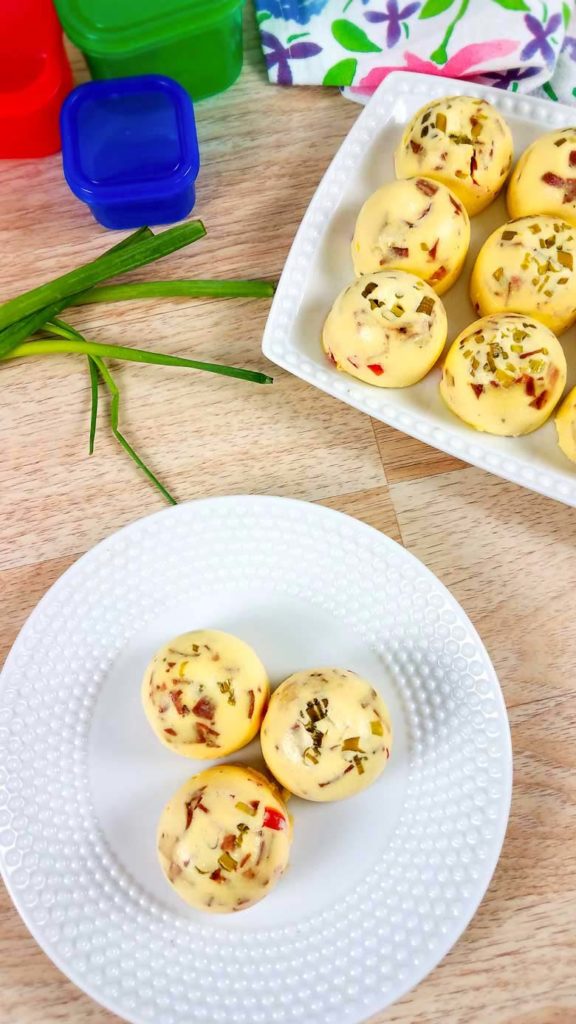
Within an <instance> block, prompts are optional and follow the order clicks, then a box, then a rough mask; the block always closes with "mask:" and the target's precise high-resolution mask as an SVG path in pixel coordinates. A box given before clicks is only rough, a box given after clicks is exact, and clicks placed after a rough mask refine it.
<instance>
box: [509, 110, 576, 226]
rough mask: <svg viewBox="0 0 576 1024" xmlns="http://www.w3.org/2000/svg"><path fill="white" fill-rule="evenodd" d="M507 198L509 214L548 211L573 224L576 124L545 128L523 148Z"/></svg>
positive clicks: (575, 214) (575, 191)
mask: <svg viewBox="0 0 576 1024" xmlns="http://www.w3.org/2000/svg"><path fill="white" fill-rule="evenodd" d="M506 202H507V204H508V212H509V213H510V216H511V217H527V216H529V215H531V214H536V213H547V214H549V215H550V216H551V217H559V218H561V219H562V220H567V221H569V223H571V224H574V225H576V128H562V129H560V130H559V131H555V132H548V133H547V134H546V135H542V136H541V137H540V138H539V139H536V141H535V142H533V143H532V145H531V146H528V148H527V149H525V150H524V152H523V153H522V156H521V157H520V159H519V161H518V163H517V164H516V167H515V168H514V170H513V172H512V175H511V178H510V184H509V185H508V194H507V197H506Z"/></svg>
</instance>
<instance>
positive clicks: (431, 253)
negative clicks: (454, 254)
mask: <svg viewBox="0 0 576 1024" xmlns="http://www.w3.org/2000/svg"><path fill="white" fill-rule="evenodd" d="M439 241H440V239H439V238H437V239H436V241H435V242H434V245H433V246H432V248H431V249H429V250H428V259H429V260H435V259H436V253H437V252H438V243H439Z"/></svg>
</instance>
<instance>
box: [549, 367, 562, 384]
mask: <svg viewBox="0 0 576 1024" xmlns="http://www.w3.org/2000/svg"><path fill="white" fill-rule="evenodd" d="M559 376H560V370H559V369H558V367H557V366H551V367H550V372H549V373H548V380H549V381H550V383H551V384H555V383H556V381H557V380H558V377H559Z"/></svg>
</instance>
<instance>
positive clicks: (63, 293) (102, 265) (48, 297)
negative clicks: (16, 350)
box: [0, 220, 206, 356]
mask: <svg viewBox="0 0 576 1024" xmlns="http://www.w3.org/2000/svg"><path fill="white" fill-rule="evenodd" d="M205 234H206V229H205V228H204V225H203V224H202V222H201V221H199V220H196V221H189V222H188V223H187V224H178V225H177V226H176V227H174V228H168V230H166V231H163V232H162V233H161V234H159V235H152V236H151V237H146V238H142V240H141V241H139V242H138V244H137V245H134V244H130V245H128V244H125V243H126V242H127V240H124V241H123V242H122V243H120V245H119V247H118V246H115V247H114V249H112V250H111V251H109V252H106V253H104V254H103V255H102V256H99V257H98V258H97V259H95V260H93V261H92V262H91V263H86V264H84V265H83V266H81V267H78V268H77V269H76V270H71V271H69V273H67V274H63V275H62V276H61V277H57V278H55V280H53V281H49V282H48V283H47V284H42V285H40V286H39V287H38V288H32V290H31V291H28V292H24V294H23V295H19V296H18V297H17V298H15V299H9V300H8V302H5V303H4V305H3V306H0V331H1V330H4V328H6V327H9V326H10V325H11V324H14V323H16V321H19V320H21V319H22V318H23V317H25V316H28V315H29V314H32V313H38V312H39V310H41V309H43V307H45V306H51V305H57V304H58V303H63V306H64V305H67V304H68V302H69V300H70V297H71V296H72V295H77V294H78V292H81V291H85V290H86V289H88V288H92V287H93V286H94V285H96V284H99V283H100V282H101V281H105V280H107V279H108V278H110V277H115V276H116V274H124V273H126V272H127V271H128V270H134V269H135V268H136V267H143V266H145V264H147V263H153V262H154V261H155V260H158V259H160V258H161V257H162V256H167V255H168V254H169V253H171V252H175V251H176V250H177V249H182V248H183V247H184V246H185V245H190V244H191V243H192V242H196V241H197V240H198V239H199V238H202V237H203V236H204V235H205ZM63 306H60V308H61V309H62V308H63ZM44 319H48V318H47V317H44ZM1 340H2V339H1V335H0V356H1V355H2V354H3V353H4V351H5V349H4V347H3V346H2V344H1Z"/></svg>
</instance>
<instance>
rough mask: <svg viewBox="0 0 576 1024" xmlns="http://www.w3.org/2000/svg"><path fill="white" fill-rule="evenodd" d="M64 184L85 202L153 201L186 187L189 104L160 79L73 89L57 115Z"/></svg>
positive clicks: (192, 170) (190, 158)
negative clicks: (60, 137)
mask: <svg viewBox="0 0 576 1024" xmlns="http://www.w3.org/2000/svg"><path fill="white" fill-rule="evenodd" d="M60 121H61V128H62V157H63V163H64V174H65V177H66V180H67V182H68V184H69V186H70V188H71V189H72V191H73V192H74V194H75V195H77V196H78V198H79V199H83V200H84V202H88V203H94V202H99V203H103V202H106V203H114V202H117V203H118V202H126V201H127V200H134V199H152V200H153V199H158V198H161V197H165V196H168V195H172V194H174V193H175V192H177V191H178V190H180V189H182V188H183V187H185V186H186V185H188V184H190V183H192V182H194V180H195V179H196V176H197V174H198V168H199V153H198V141H197V138H196V126H195V122H194V109H193V106H192V101H191V100H190V97H189V95H188V93H187V92H186V90H185V89H183V88H182V86H181V85H179V84H178V83H177V82H174V81H173V80H172V79H170V78H165V77H164V76H162V75H139V76H135V77H133V78H119V79H112V78H111V79H105V80H102V81H98V82H87V83H86V84H84V85H79V86H77V88H76V89H74V91H73V92H71V93H70V95H69V96H68V98H67V99H66V101H65V103H64V105H63V107H62V112H61V116H60Z"/></svg>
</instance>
